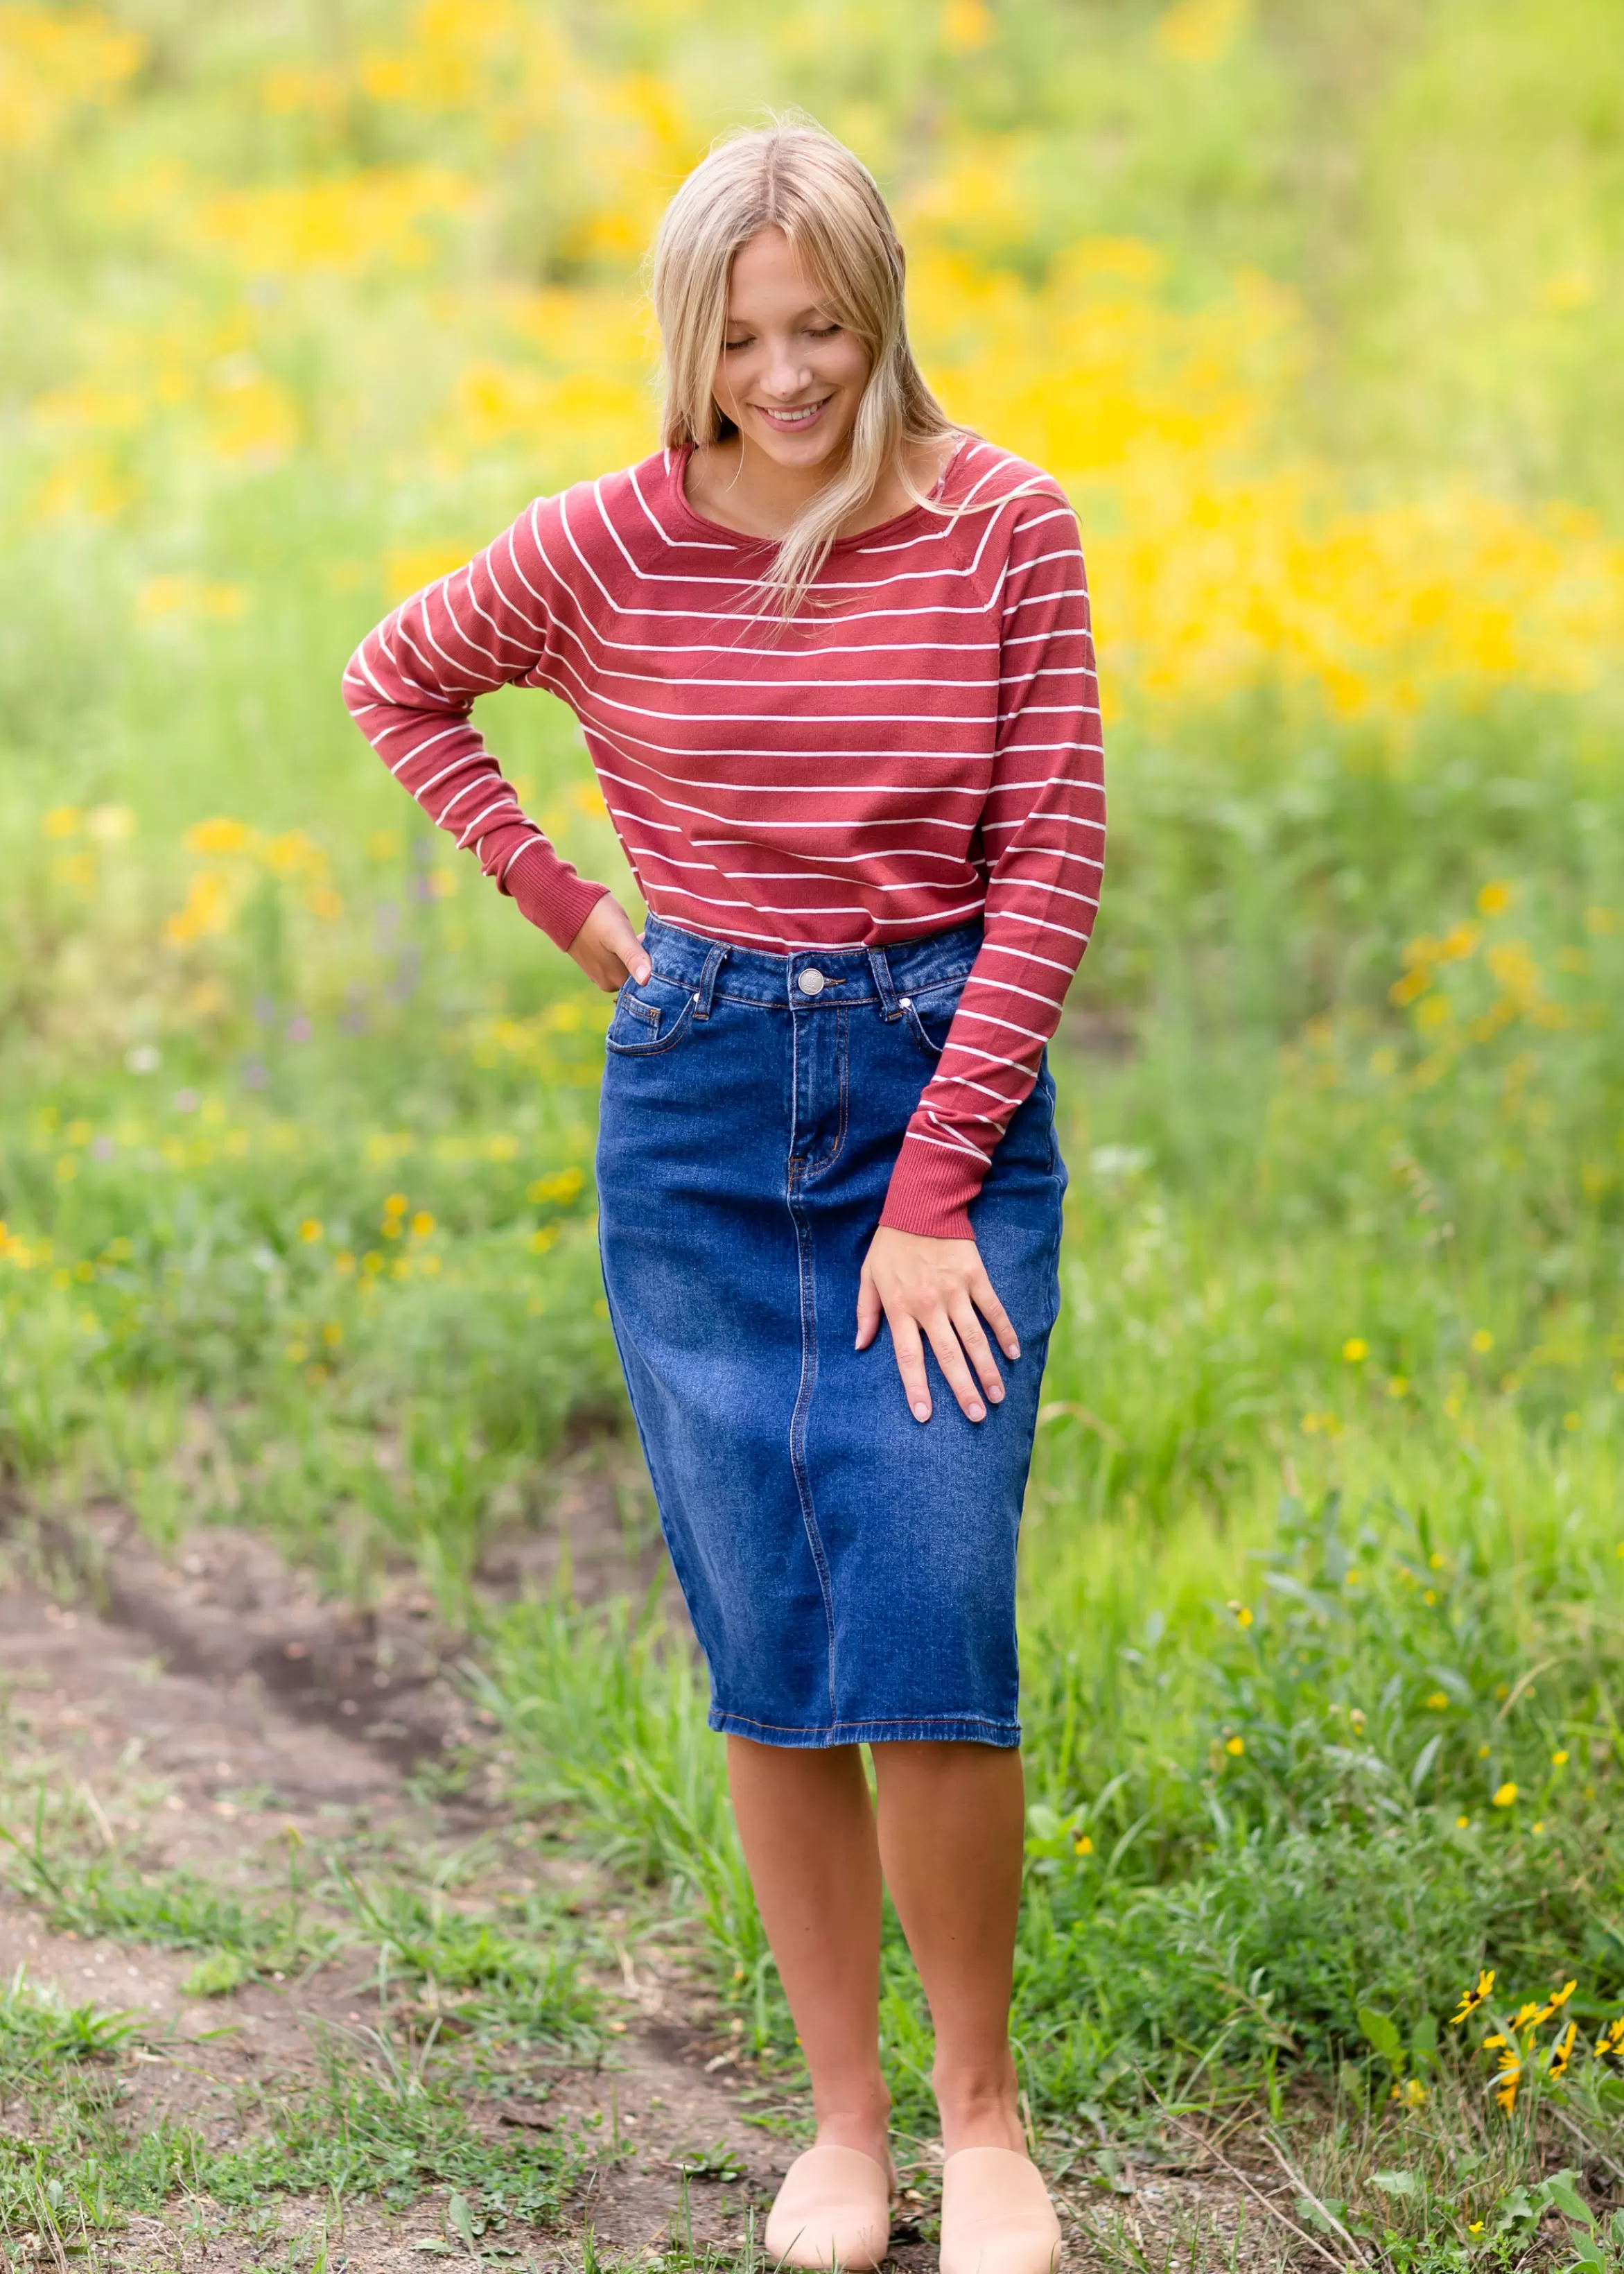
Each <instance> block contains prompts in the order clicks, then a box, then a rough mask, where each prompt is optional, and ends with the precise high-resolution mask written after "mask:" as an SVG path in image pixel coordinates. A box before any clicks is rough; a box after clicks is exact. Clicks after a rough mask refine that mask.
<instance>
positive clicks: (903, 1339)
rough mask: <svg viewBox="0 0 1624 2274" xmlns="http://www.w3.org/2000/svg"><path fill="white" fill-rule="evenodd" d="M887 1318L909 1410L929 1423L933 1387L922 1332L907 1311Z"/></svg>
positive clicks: (918, 1418)
mask: <svg viewBox="0 0 1624 2274" xmlns="http://www.w3.org/2000/svg"><path fill="white" fill-rule="evenodd" d="M885 1316H886V1318H887V1320H888V1321H890V1324H891V1348H892V1349H893V1350H894V1351H895V1352H896V1353H897V1371H898V1374H900V1375H901V1376H902V1387H903V1389H905V1391H906V1393H907V1400H908V1411H909V1412H910V1413H912V1415H913V1416H914V1419H915V1420H916V1421H929V1419H930V1384H929V1382H928V1381H927V1380H926V1378H925V1352H924V1346H923V1344H921V1341H920V1338H919V1329H918V1328H917V1327H916V1326H915V1325H914V1321H913V1320H912V1319H911V1318H910V1317H909V1316H908V1314H907V1313H906V1311H896V1312H892V1311H887V1312H886V1314H885Z"/></svg>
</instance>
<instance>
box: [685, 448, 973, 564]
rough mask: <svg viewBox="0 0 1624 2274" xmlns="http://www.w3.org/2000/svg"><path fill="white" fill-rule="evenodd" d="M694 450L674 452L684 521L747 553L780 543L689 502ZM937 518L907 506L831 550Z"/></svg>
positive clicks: (940, 486)
mask: <svg viewBox="0 0 1624 2274" xmlns="http://www.w3.org/2000/svg"><path fill="white" fill-rule="evenodd" d="M968 440H970V437H969V435H968V434H967V433H960V434H959V436H958V437H957V438H956V440H954V443H953V447H952V448H951V451H950V452H949V453H948V458H947V463H946V464H945V465H944V467H943V469H942V471H941V472H940V473H939V474H938V475H937V476H936V482H935V485H934V486H933V487H932V488H931V489H930V491H929V493H928V494H929V500H930V502H931V503H933V504H934V503H935V502H936V501H937V500H939V499H940V497H941V494H942V493H943V491H944V489H945V488H946V487H947V478H948V476H949V475H950V474H951V472H952V471H953V468H954V467H955V466H956V465H957V464H958V463H959V452H960V451H961V450H962V449H963V448H964V446H965V444H966V442H967V441H968ZM694 450H695V444H693V443H692V442H683V443H680V444H679V446H678V448H676V449H675V450H674V451H673V453H672V464H671V495H672V501H673V503H674V504H675V506H676V507H677V508H678V510H679V511H680V513H681V514H682V516H684V518H685V519H687V520H688V521H689V522H691V523H693V525H694V527H695V529H702V530H703V531H704V532H705V534H706V536H707V538H710V537H723V538H727V539H728V540H729V542H730V543H732V544H733V545H737V546H741V548H742V549H744V550H746V551H748V550H750V549H752V548H760V549H762V550H768V549H770V548H771V547H772V546H775V545H776V544H777V543H778V538H776V537H753V536H752V535H751V534H750V533H749V531H748V530H743V529H730V528H729V526H728V524H727V523H726V522H725V521H712V520H711V517H710V516H709V515H708V514H703V513H701V512H700V511H699V510H698V508H697V507H695V506H694V505H691V504H690V503H689V501H688V489H687V478H688V460H689V459H690V458H691V457H692V456H693V455H694ZM935 519H936V516H935V515H934V514H932V513H931V512H929V508H928V507H926V506H922V505H909V506H905V507H904V508H903V509H902V511H901V512H900V513H894V514H892V516H891V518H890V520H889V521H876V522H874V523H871V525H870V526H869V527H868V528H867V529H854V530H853V531H852V532H851V534H850V535H849V536H847V537H837V538H835V540H834V543H833V544H832V545H831V546H830V551H831V553H840V552H843V551H844V550H845V549H846V547H847V546H852V545H872V544H873V543H874V541H875V539H876V538H888V537H894V536H895V534H896V532H897V531H898V530H899V529H902V528H904V527H906V524H907V523H909V522H911V521H934V520H935Z"/></svg>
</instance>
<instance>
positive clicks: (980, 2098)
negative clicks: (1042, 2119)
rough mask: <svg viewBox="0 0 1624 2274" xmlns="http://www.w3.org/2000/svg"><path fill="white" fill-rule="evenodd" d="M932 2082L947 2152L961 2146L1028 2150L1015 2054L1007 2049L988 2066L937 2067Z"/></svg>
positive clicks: (952, 2151)
mask: <svg viewBox="0 0 1624 2274" xmlns="http://www.w3.org/2000/svg"><path fill="white" fill-rule="evenodd" d="M931 2082H932V2084H933V2086H934V2088H935V2090H936V2106H937V2108H938V2110H939V2111H940V2112H941V2117H942V2152H943V2154H944V2156H952V2155H956V2154H957V2153H958V2152H959V2149H961V2148H1011V2149H1013V2150H1016V2151H1017V2152H1018V2153H1019V2154H1022V2155H1024V2154H1025V2153H1026V2127H1025V2125H1024V2124H1023V2123H1022V2122H1021V2114H1020V2090H1019V2084H1018V2082H1017V2080H1016V2075H1015V2063H1014V2060H1013V2059H1012V2057H1011V2056H1010V2055H1008V2054H1007V2053H1006V2054H1005V2056H1004V2059H1002V2060H1001V2061H996V2062H995V2063H993V2064H992V2065H991V2067H989V2068H982V2069H976V2070H971V2071H958V2072H955V2071H953V2070H951V2069H945V2068H943V2069H938V2070H937V2071H936V2073H935V2074H933V2076H932V2078H931Z"/></svg>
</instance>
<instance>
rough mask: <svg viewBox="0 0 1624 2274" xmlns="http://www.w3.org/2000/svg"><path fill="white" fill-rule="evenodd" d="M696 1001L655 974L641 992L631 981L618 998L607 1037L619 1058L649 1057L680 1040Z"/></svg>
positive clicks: (684, 988)
mask: <svg viewBox="0 0 1624 2274" xmlns="http://www.w3.org/2000/svg"><path fill="white" fill-rule="evenodd" d="M695 1000H696V998H695V996H694V995H693V994H692V993H691V992H690V990H688V988H686V987H683V986H680V985H679V984H678V983H677V982H676V981H675V980H674V979H662V978H661V977H660V975H659V974H658V972H655V973H654V974H652V975H651V976H650V978H649V979H648V981H647V982H646V983H644V985H643V988H642V989H641V990H638V989H637V986H636V982H635V980H631V979H628V981H627V982H626V983H625V985H624V986H623V987H622V988H621V990H620V993H619V995H617V996H616V998H615V1004H614V1016H613V1018H612V1019H611V1020H610V1021H609V1032H608V1034H607V1035H605V1038H604V1039H605V1043H606V1045H607V1047H608V1048H609V1049H610V1050H613V1052H614V1054H615V1056H616V1057H617V1058H650V1057H652V1056H653V1055H654V1053H655V1052H656V1051H658V1050H672V1049H673V1048H674V1047H675V1045H676V1044H677V1043H679V1042H680V1041H681V1039H682V1036H683V1035H684V1034H685V1032H686V1031H687V1028H688V1021H689V1020H690V1019H691V1018H692V1017H693V1015H694V1005H695Z"/></svg>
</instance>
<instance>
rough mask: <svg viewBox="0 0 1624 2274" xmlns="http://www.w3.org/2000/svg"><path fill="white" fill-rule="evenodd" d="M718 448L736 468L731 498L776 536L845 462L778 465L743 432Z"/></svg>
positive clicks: (839, 472)
mask: <svg viewBox="0 0 1624 2274" xmlns="http://www.w3.org/2000/svg"><path fill="white" fill-rule="evenodd" d="M720 448H722V449H723V450H725V451H726V452H727V454H728V456H730V457H731V458H732V460H733V466H734V468H735V469H736V471H735V474H734V478H733V482H732V484H731V485H730V487H731V489H732V493H733V497H734V498H735V499H736V500H737V501H738V502H739V503H740V504H741V505H742V506H744V507H745V508H746V510H747V511H748V513H749V514H750V516H751V517H752V518H753V519H756V520H759V521H760V522H761V523H763V525H765V526H767V527H769V528H770V529H771V532H772V533H773V534H774V535H778V536H781V535H782V534H783V532H784V531H786V529H787V528H788V527H789V526H790V523H792V522H793V521H794V520H795V519H796V518H797V517H798V516H800V515H801V514H802V513H804V512H805V510H806V508H807V507H808V506H809V505H810V504H811V502H812V501H813V499H814V498H816V497H817V496H818V495H820V494H821V493H822V492H823V491H824V490H826V489H827V488H828V487H829V486H830V484H831V482H837V481H838V480H839V479H840V478H841V476H842V474H844V472H845V471H846V464H847V461H846V458H845V457H841V458H840V459H839V460H838V461H837V463H835V464H834V466H832V467H828V466H805V467H801V466H784V465H780V464H779V463H778V460H777V459H776V458H771V457H769V456H768V455H767V453H766V451H765V450H763V449H762V448H760V447H759V446H758V445H757V444H756V443H754V442H751V441H748V440H746V439H745V437H744V436H743V435H742V434H733V435H732V436H730V437H729V439H728V440H727V441H726V442H724V443H722V444H721V445H720Z"/></svg>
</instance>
